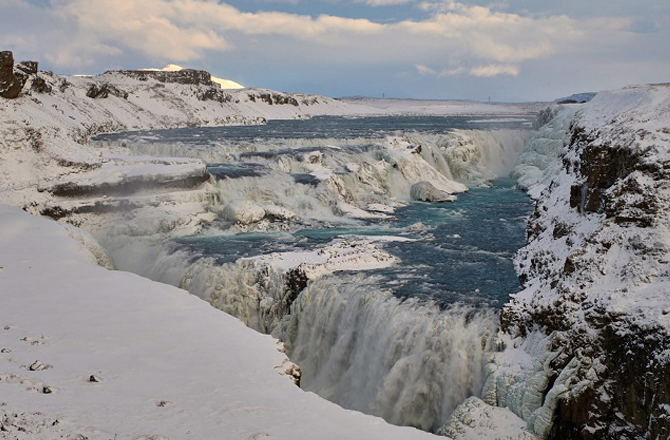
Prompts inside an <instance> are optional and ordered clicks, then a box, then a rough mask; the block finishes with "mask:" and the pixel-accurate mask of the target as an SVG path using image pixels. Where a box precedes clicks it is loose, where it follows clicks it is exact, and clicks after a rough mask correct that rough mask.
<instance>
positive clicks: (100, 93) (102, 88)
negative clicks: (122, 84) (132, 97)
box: [86, 84, 128, 99]
mask: <svg viewBox="0 0 670 440" xmlns="http://www.w3.org/2000/svg"><path fill="white" fill-rule="evenodd" d="M109 95H112V96H116V97H117V98H123V99H128V92H125V91H123V90H121V89H119V88H117V87H114V86H113V85H111V84H102V85H97V84H91V86H90V87H89V88H88V90H87V91H86V96H88V97H89V98H93V99H104V98H107V97H108V96H109Z"/></svg>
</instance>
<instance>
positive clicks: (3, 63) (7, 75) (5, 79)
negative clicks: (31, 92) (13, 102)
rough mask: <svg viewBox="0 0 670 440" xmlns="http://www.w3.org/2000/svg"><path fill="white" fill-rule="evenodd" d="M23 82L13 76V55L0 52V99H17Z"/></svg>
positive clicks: (7, 52)
mask: <svg viewBox="0 0 670 440" xmlns="http://www.w3.org/2000/svg"><path fill="white" fill-rule="evenodd" d="M24 82H25V81H22V79H21V78H19V77H17V76H16V75H15V74H14V54H13V53H12V52H9V51H4V52H0V97H2V98H7V99H14V98H16V97H18V96H19V93H21V89H22V88H23V84H24Z"/></svg>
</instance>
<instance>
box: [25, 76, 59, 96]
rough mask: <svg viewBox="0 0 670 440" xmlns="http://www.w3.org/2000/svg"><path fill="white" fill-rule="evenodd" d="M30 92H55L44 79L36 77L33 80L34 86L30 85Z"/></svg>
mask: <svg viewBox="0 0 670 440" xmlns="http://www.w3.org/2000/svg"><path fill="white" fill-rule="evenodd" d="M30 90H32V91H34V92H36V93H51V92H53V87H51V86H50V85H49V84H47V82H46V81H45V80H44V78H42V77H39V76H36V77H35V79H33V82H32V84H31V85H30Z"/></svg>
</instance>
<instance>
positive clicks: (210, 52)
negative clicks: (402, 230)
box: [0, 0, 668, 85]
mask: <svg viewBox="0 0 670 440" xmlns="http://www.w3.org/2000/svg"><path fill="white" fill-rule="evenodd" d="M281 1H285V0H281ZM290 1H294V0H290ZM296 1H297V0H296ZM349 1H351V2H353V1H358V2H359V3H360V2H366V3H367V4H368V5H377V6H382V5H391V4H400V3H401V2H409V1H412V0H349ZM461 1H462V2H458V1H454V0H431V1H424V2H423V3H417V6H418V7H419V8H421V9H422V10H423V11H424V17H425V18H423V19H414V20H410V19H398V20H396V21H393V22H384V23H379V22H375V21H373V20H371V19H367V18H348V17H341V16H337V15H319V16H310V15H307V14H295V13H285V12H276V11H271V10H267V11H263V10H261V11H257V12H244V11H241V10H239V9H238V8H235V7H233V6H231V5H229V4H227V3H225V2H221V1H219V0H142V1H137V0H106V1H91V0H44V2H42V3H41V6H39V7H38V6H35V5H34V4H32V3H31V2H30V1H27V0H4V1H2V2H0V16H2V17H3V18H6V20H4V23H3V26H1V27H0V41H3V44H4V45H5V46H6V47H7V46H8V47H7V48H8V49H10V50H15V51H16V52H18V54H17V56H19V57H20V58H24V57H31V58H34V59H38V60H40V61H44V62H45V63H43V66H46V67H47V68H53V69H56V70H59V71H66V72H73V71H77V70H81V69H83V68H86V69H89V71H90V70H93V69H96V70H100V71H102V70H105V69H109V68H134V67H146V66H147V65H160V64H165V63H168V62H176V63H181V64H185V65H191V66H194V67H203V68H205V67H208V66H212V65H220V66H228V67H226V70H227V69H229V68H230V66H247V67H246V68H247V69H251V68H253V69H256V70H258V71H259V72H260V73H258V74H257V75H258V76H259V77H260V76H261V74H264V75H265V76H264V78H268V82H269V81H271V80H273V79H274V78H275V77H276V76H278V75H279V74H280V73H279V70H278V69H281V72H282V73H281V74H282V75H285V76H290V77H295V78H300V77H310V76H311V77H314V78H316V77H317V76H318V75H324V74H328V72H330V71H347V72H350V73H349V75H351V76H350V78H349V79H348V80H347V83H348V84H352V83H353V82H355V81H359V80H362V78H367V76H369V74H368V73H367V72H370V71H372V70H375V71H376V72H377V73H376V74H375V77H374V78H372V79H370V80H369V81H371V83H372V84H376V83H377V82H379V81H391V79H390V78H394V77H397V75H398V74H400V73H401V72H405V73H407V74H410V75H413V78H414V80H415V81H423V82H425V83H426V84H438V83H439V84H444V83H447V82H449V81H456V80H465V79H467V80H468V81H475V80H477V81H479V82H480V83H481V82H484V81H486V80H487V79H490V78H497V77H502V76H507V77H517V76H518V77H524V72H526V71H527V70H528V69H529V68H530V67H531V66H532V67H533V68H535V69H537V66H538V65H539V63H543V64H544V65H553V66H554V69H555V70H565V69H567V68H570V66H571V65H574V64H570V63H569V62H566V59H567V58H568V57H571V58H570V59H571V60H575V59H577V57H578V58H579V62H580V63H582V64H581V66H582V68H581V71H582V72H585V71H586V70H585V69H584V68H583V66H587V67H588V65H589V63H590V62H591V60H592V59H596V58H597V59H599V60H600V62H601V63H605V59H606V58H608V57H609V59H610V62H611V60H618V59H620V58H621V57H622V56H623V55H622V53H623V51H624V50H625V51H626V52H625V53H626V54H628V55H627V56H631V57H638V58H640V59H642V58H643V57H644V56H647V57H650V58H652V57H653V58H654V59H655V60H660V61H658V63H661V64H662V63H663V62H664V61H663V60H665V59H666V58H667V56H666V57H663V56H662V53H667V48H668V47H667V39H665V40H664V39H663V37H666V36H667V34H668V32H667V31H666V29H667V26H664V24H666V23H664V22H663V21H662V20H663V19H662V18H660V17H652V18H651V19H645V18H644V17H643V18H640V17H636V18H634V19H633V18H629V17H625V16H619V17H614V18H612V17H607V16H601V17H595V18H588V19H576V18H571V17H569V16H567V15H561V14H558V15H551V14H539V13H536V12H535V13H530V12H516V13H514V12H510V11H509V6H505V5H504V4H501V5H497V6H479V5H474V4H472V3H473V2H475V1H478V0H461ZM529 1H530V0H528V2H529ZM575 1H576V0H575ZM645 1H646V0H645ZM466 2H468V4H466ZM303 3H304V2H299V3H298V4H303ZM529 4H530V3H529ZM265 5H266V6H267V7H268V8H272V5H271V3H265ZM297 9H299V8H297ZM349 10H351V9H349ZM360 10H361V11H365V10H368V9H366V8H360ZM27 23H30V24H31V29H30V31H29V32H28V31H26V30H25V29H26V26H27ZM653 39H656V40H653ZM658 41H666V43H658ZM641 43H644V46H641ZM638 46H640V47H643V48H644V50H640V49H639V48H638V49H636V47H638ZM652 52H653V53H652ZM666 70H667V69H666ZM254 74H256V73H255V72H254ZM241 79H243V78H241ZM526 79H527V78H526ZM264 81H265V80H264ZM296 81H297V79H296ZM316 81H317V80H316V79H314V80H313V81H312V82H313V83H316ZM538 81H539V80H538ZM246 82H248V81H246ZM260 85H265V84H263V83H261V84H260Z"/></svg>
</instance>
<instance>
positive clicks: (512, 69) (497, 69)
mask: <svg viewBox="0 0 670 440" xmlns="http://www.w3.org/2000/svg"><path fill="white" fill-rule="evenodd" d="M470 74H471V75H472V76H479V77H484V78H491V77H493V76H500V75H509V76H517V75H518V74H519V68H518V67H516V66H513V65H511V64H489V65H488V66H481V67H475V68H473V69H471V70H470Z"/></svg>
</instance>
